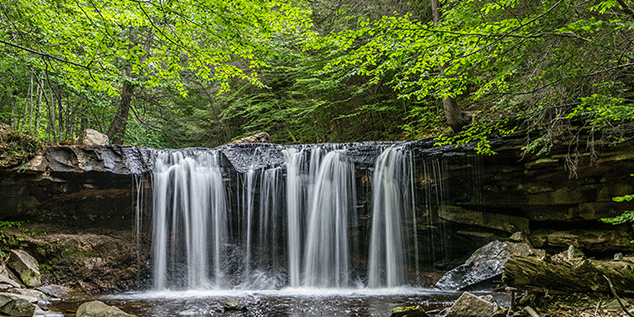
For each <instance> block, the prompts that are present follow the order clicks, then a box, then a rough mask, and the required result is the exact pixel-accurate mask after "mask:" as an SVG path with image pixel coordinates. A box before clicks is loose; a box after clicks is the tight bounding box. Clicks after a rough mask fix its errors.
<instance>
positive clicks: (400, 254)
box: [368, 146, 418, 287]
mask: <svg viewBox="0 0 634 317" xmlns="http://www.w3.org/2000/svg"><path fill="white" fill-rule="evenodd" d="M413 175H414V173H413V161H412V155H411V153H410V152H406V151H404V150H403V149H402V148H400V147H394V146H392V147H390V148H388V149H387V150H385V151H383V153H381V155H380V156H379V158H378V159H377V161H376V164H375V169H374V175H373V179H372V190H373V196H372V232H371V238H370V253H369V267H368V284H369V286H370V287H380V286H387V287H395V286H399V285H402V284H404V282H405V273H404V272H405V264H406V259H405V253H404V252H405V249H406V248H405V245H404V239H405V237H404V233H405V230H404V229H405V228H404V222H405V220H406V219H405V217H407V216H408V215H410V214H411V215H412V220H413V221H412V222H413V226H414V228H413V230H412V231H413V240H414V241H413V244H414V250H412V251H413V252H412V253H414V256H417V254H418V242H417V240H418V238H417V236H416V234H415V232H416V229H417V228H416V217H415V214H414V208H413V199H414V197H413V193H414V188H413V186H414V180H413ZM414 262H418V261H417V259H414Z"/></svg>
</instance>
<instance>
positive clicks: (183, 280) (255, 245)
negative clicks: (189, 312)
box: [152, 145, 419, 290]
mask: <svg viewBox="0 0 634 317" xmlns="http://www.w3.org/2000/svg"><path fill="white" fill-rule="evenodd" d="M256 152H257V151H256ZM219 155H220V154H219V153H217V152H214V151H203V150H198V151H192V150H189V151H188V153H187V154H185V152H178V151H165V152H159V153H158V155H157V159H156V163H155V171H154V173H153V175H152V176H153V177H152V185H153V190H152V197H153V216H152V219H153V220H152V221H153V278H154V289H155V290H162V289H168V288H169V289H205V288H241V289H269V288H281V287H284V286H290V287H311V288H349V287H355V286H361V285H363V284H364V283H365V279H366V278H367V285H368V286H369V287H372V288H377V287H395V286H400V285H404V284H407V283H408V280H407V276H406V275H405V273H404V272H406V271H407V267H412V268H413V267H416V268H417V265H418V262H419V260H418V258H417V257H418V254H419V248H418V237H417V235H416V232H417V230H418V229H417V216H416V211H415V208H414V164H413V158H412V154H411V152H409V151H405V150H404V149H403V148H402V147H396V146H395V147H390V148H389V149H386V150H385V151H383V153H382V154H381V155H380V156H379V158H378V159H377V160H376V165H375V170H374V174H373V180H372V190H371V191H368V192H372V193H374V194H373V198H372V204H371V206H373V210H372V214H371V215H369V214H367V213H366V214H365V215H366V216H365V217H370V216H371V218H370V219H371V223H368V225H370V228H371V232H369V233H368V232H365V231H360V230H359V228H360V227H359V226H358V225H359V224H358V219H359V217H358V216H359V215H358V213H357V209H358V208H365V207H363V203H362V205H359V206H358V205H357V196H356V195H357V180H356V179H355V177H356V176H355V165H354V163H353V162H351V161H350V160H349V159H348V156H347V155H348V154H347V152H346V149H345V148H343V149H335V147H333V146H329V145H324V146H312V147H311V146H306V147H301V148H295V147H290V148H287V149H284V150H283V155H284V157H285V162H286V163H285V164H284V165H282V166H280V165H266V164H254V165H251V166H252V167H251V168H248V169H246V168H245V169H244V170H242V171H241V175H240V176H239V177H238V180H237V181H236V183H233V185H232V183H231V182H228V181H226V180H224V181H223V174H222V173H221V168H220V166H219V161H220V160H219ZM250 162H253V161H250ZM256 163H257V162H256ZM249 164H251V163H249ZM256 167H257V168H256ZM227 175H229V174H227ZM227 175H225V177H227ZM366 175H367V174H366ZM366 177H367V176H366ZM232 186H237V190H235V191H232V189H231V188H235V187H232ZM366 188H367V187H366ZM231 192H235V193H237V195H239V197H238V196H236V197H233V198H232V196H227V194H228V193H231ZM229 198H231V199H229ZM230 201H235V202H236V204H237V205H236V206H235V207H234V206H232V205H230V204H229V202H230ZM363 219H367V218H363ZM229 229H230V230H229ZM360 238H361V239H363V241H361V240H359V239H360ZM411 240H413V243H409V244H407V245H406V243H405V241H411ZM366 242H367V244H366ZM368 250H369V251H368ZM366 254H367V260H368V262H365V260H366ZM410 254H411V255H410ZM368 264H369V265H368ZM365 270H367V271H365Z"/></svg>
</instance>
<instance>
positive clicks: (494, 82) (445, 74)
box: [0, 0, 634, 153]
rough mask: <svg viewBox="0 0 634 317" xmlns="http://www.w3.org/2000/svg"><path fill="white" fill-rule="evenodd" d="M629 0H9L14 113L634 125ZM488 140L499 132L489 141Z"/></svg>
mask: <svg viewBox="0 0 634 317" xmlns="http://www.w3.org/2000/svg"><path fill="white" fill-rule="evenodd" d="M630 5H632V4H630V3H629V2H628V1H625V0H611V1H578V0H569V1H564V0H558V1H551V0H544V1H538V2H535V1H527V0H507V1H484V0H483V1H475V0H465V1H438V0H432V1H401V0H378V1H370V0H321V1H304V2H303V1H265V0H257V1H246V0H230V1H224V0H202V1H201V0H197V1H189V0H182V1H171V0H138V1H137V0H29V1H27V0H7V1H3V2H2V3H0V73H1V74H2V77H3V78H4V80H3V81H2V82H0V100H1V102H0V123H3V124H8V125H11V126H12V128H13V129H14V130H17V131H23V132H27V133H30V134H33V135H36V136H37V137H39V138H40V139H42V140H44V141H50V142H58V141H61V140H63V139H72V138H74V137H75V136H76V135H77V134H78V133H79V132H80V131H81V130H83V129H86V128H92V129H96V130H99V131H101V132H103V133H107V134H108V135H109V137H110V138H111V140H112V142H113V143H118V144H123V143H125V144H132V145H144V146H151V147H157V148H163V147H186V146H208V147H211V146H216V145H220V144H224V143H227V142H229V141H231V140H233V139H236V138H239V137H242V136H245V135H249V134H253V133H257V132H261V131H266V132H268V133H270V134H271V139H272V141H273V142H277V143H314V142H350V141H366V140H408V139H418V138H423V137H431V136H434V137H436V136H439V135H441V134H449V133H452V132H460V134H458V135H457V136H453V137H450V138H447V137H445V138H443V139H441V141H442V142H451V141H454V142H455V141H460V140H462V141H464V140H480V141H483V140H485V139H486V136H487V135H489V134H499V133H505V132H508V131H513V130H517V129H522V130H523V131H527V140H528V141H527V146H526V150H527V151H534V152H537V153H539V152H545V151H548V149H549V148H550V146H551V145H552V144H553V142H554V141H555V140H558V139H564V140H566V141H569V142H574V141H575V138H578V137H579V136H578V134H576V133H575V132H574V131H578V130H579V129H584V130H585V131H588V132H589V134H590V135H591V136H592V138H593V139H592V140H593V141H594V140H596V141H601V142H602V143H607V144H609V143H611V142H622V141H624V140H627V139H629V138H631V137H632V131H633V129H632V128H633V127H632V119H634V106H633V104H632V98H633V97H634V91H633V89H634V86H633V85H634V77H633V74H634V72H633V70H634V60H633V59H634V50H633V42H634V30H633V28H634V11H633V9H632V8H631V7H630ZM482 150H483V151H485V152H486V148H485V147H483V148H482Z"/></svg>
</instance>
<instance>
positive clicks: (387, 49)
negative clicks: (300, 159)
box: [308, 0, 634, 152]
mask: <svg viewBox="0 0 634 317" xmlns="http://www.w3.org/2000/svg"><path fill="white" fill-rule="evenodd" d="M628 12H631V10H630V9H629V8H628V7H626V6H625V3H623V2H622V1H621V2H618V1H571V2H563V1H560V0H552V1H550V0H549V1H541V2H532V1H520V0H511V1H505V2H499V1H485V0H482V1H475V0H470V1H460V2H452V3H451V6H446V7H445V8H444V10H443V13H444V14H443V21H442V23H441V24H438V25H436V24H434V23H433V21H424V20H419V19H416V18H414V17H413V16H411V15H407V14H405V15H397V16H387V17H384V18H382V19H380V20H377V21H370V20H367V19H366V20H361V21H360V22H359V25H358V27H357V28H356V29H354V30H347V31H341V32H337V33H333V34H331V35H328V36H326V37H323V38H318V39H317V40H316V41H314V42H312V43H309V45H308V47H309V48H311V49H314V50H319V51H322V52H323V51H328V52H330V53H332V52H337V53H339V56H340V57H339V58H336V59H334V60H332V61H331V63H329V64H328V65H326V66H325V67H326V68H331V67H335V66H337V65H354V67H355V68H356V70H357V73H359V74H362V75H365V76H368V77H370V78H373V79H374V80H376V81H380V80H381V79H382V78H385V76H386V74H390V76H392V75H391V74H394V73H395V74H396V75H394V76H393V77H392V78H393V79H392V80H391V81H390V84H391V85H392V87H394V89H395V90H396V91H398V92H399V95H400V97H401V98H403V99H406V100H407V99H411V98H415V99H417V100H419V101H425V100H427V99H428V98H433V99H435V98H455V99H456V100H457V101H458V102H460V103H461V104H462V105H463V106H464V107H466V109H468V110H470V111H471V112H472V113H474V114H475V117H474V120H475V123H476V124H475V125H474V126H473V127H471V128H469V129H468V131H465V134H463V135H465V136H469V137H470V138H473V136H474V135H476V134H480V132H483V133H490V132H491V129H490V127H491V126H492V124H491V122H492V121H496V120H498V119H500V118H503V117H509V116H513V117H516V118H519V119H520V122H524V124H525V125H526V126H525V127H526V128H527V129H528V131H529V132H531V133H530V134H529V135H531V137H530V138H531V139H530V141H529V142H528V143H527V147H526V150H527V151H537V152H540V151H542V150H545V151H547V150H548V148H549V146H550V145H551V144H552V142H553V141H554V140H555V139H556V138H561V139H562V140H563V141H566V139H567V141H568V142H570V141H574V138H575V135H578V134H575V133H562V132H558V131H562V130H561V129H563V130H564V131H570V129H569V127H570V125H574V124H577V123H576V122H579V120H580V119H581V122H582V123H581V124H582V125H586V127H588V128H590V129H592V131H593V133H602V136H601V137H603V138H606V139H607V140H612V141H618V140H622V139H623V138H627V137H631V134H629V135H630V136H627V135H628V134H627V133H626V131H631V130H632V129H631V119H632V113H634V111H632V110H633V107H632V102H631V89H630V88H628V87H631V86H632V83H633V82H634V81H633V80H632V78H631V76H630V75H629V73H630V72H629V71H628V70H630V69H631V68H632V58H633V56H632V54H631V52H632V51H631V49H630V48H631V38H632V37H633V34H632V31H631V30H632V26H633V23H634V22H633V21H632V16H631V15H630V14H629V13H628ZM441 69H442V71H440V70H441ZM628 120H629V121H628ZM539 131H541V132H539ZM532 132H535V133H539V134H538V135H537V136H535V134H533V133H532Z"/></svg>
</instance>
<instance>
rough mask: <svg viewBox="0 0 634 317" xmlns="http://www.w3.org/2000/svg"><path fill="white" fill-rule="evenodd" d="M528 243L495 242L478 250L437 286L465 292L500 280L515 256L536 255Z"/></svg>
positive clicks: (444, 277)
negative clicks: (492, 280)
mask: <svg viewBox="0 0 634 317" xmlns="http://www.w3.org/2000/svg"><path fill="white" fill-rule="evenodd" d="M537 252H538V251H536V250H533V249H532V248H531V247H530V246H529V245H528V244H526V243H516V242H500V241H497V240H496V241H493V242H491V243H489V244H487V245H485V246H483V247H481V248H480V249H478V250H476V251H475V252H474V253H473V254H472V255H471V257H469V259H467V261H466V262H465V263H464V264H462V265H460V266H458V267H456V268H454V269H452V270H451V271H449V272H447V273H446V274H445V275H444V276H443V277H442V278H441V279H440V280H439V281H438V282H437V283H436V285H435V287H437V288H440V289H442V290H463V289H465V288H468V287H473V286H475V285H478V284H479V283H482V282H485V281H487V280H490V279H492V278H496V277H497V278H499V277H501V276H502V273H503V272H504V264H506V262H507V261H508V260H510V259H511V257H512V256H514V255H523V256H529V255H536V253H537Z"/></svg>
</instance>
